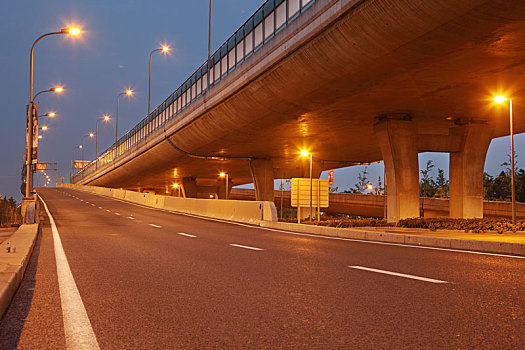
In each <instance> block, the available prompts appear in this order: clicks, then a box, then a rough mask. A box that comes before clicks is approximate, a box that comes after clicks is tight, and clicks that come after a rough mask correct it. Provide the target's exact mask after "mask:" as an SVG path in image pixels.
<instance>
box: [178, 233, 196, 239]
mask: <svg viewBox="0 0 525 350" xmlns="http://www.w3.org/2000/svg"><path fill="white" fill-rule="evenodd" d="M177 234H178V235H181V236H184V237H190V238H196V237H197V236H194V235H190V234H187V233H183V232H178V233H177Z"/></svg>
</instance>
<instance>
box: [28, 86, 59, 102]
mask: <svg viewBox="0 0 525 350" xmlns="http://www.w3.org/2000/svg"><path fill="white" fill-rule="evenodd" d="M62 91H64V88H63V87H61V86H56V87H53V88H51V89H47V90H42V91H40V92H39V93H37V94H36V95H35V97H33V102H34V101H35V100H36V98H37V97H38V95H40V94H44V93H46V92H56V93H57V94H59V93H61V92H62Z"/></svg>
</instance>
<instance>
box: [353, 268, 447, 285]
mask: <svg viewBox="0 0 525 350" xmlns="http://www.w3.org/2000/svg"><path fill="white" fill-rule="evenodd" d="M348 267H349V268H351V269H356V270H364V271H370V272H377V273H382V274H385V275H391V276H397V277H403V278H410V279H413V280H418V281H425V282H430V283H448V282H447V281H441V280H435V279H432V278H426V277H421V276H414V275H407V274H404V273H399V272H392V271H386V270H378V269H372V268H370V267H363V266H348Z"/></svg>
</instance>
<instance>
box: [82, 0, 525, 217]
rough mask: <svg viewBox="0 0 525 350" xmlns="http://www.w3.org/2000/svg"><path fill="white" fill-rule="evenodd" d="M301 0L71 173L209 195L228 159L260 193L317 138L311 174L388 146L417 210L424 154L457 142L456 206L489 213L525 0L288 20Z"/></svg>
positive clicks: (519, 89)
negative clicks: (484, 171)
mask: <svg viewBox="0 0 525 350" xmlns="http://www.w3.org/2000/svg"><path fill="white" fill-rule="evenodd" d="M294 3H295V0H288V1H284V2H283V1H269V2H267V3H265V5H264V6H263V7H262V8H261V10H260V11H258V12H257V13H256V14H255V15H254V17H253V18H252V19H250V20H253V21H252V22H247V25H245V26H243V28H241V29H240V30H239V32H237V33H236V34H235V35H234V36H232V39H230V40H229V41H228V42H227V43H226V44H225V46H223V47H221V49H219V51H218V53H216V54H215V55H214V56H213V58H214V60H213V62H212V63H213V70H212V73H213V78H212V81H213V86H211V88H209V89H206V86H205V85H206V80H207V75H206V73H207V72H206V69H205V65H203V66H201V68H199V71H198V72H197V73H198V74H197V73H196V74H195V75H193V76H192V77H191V78H190V79H189V80H188V81H187V82H185V84H183V86H182V87H181V88H180V89H178V90H177V91H175V93H174V95H172V96H170V97H169V98H168V99H167V100H166V102H165V103H163V104H162V105H161V106H159V107H158V109H157V110H156V111H155V112H154V113H153V114H152V115H151V116H150V117H149V118H146V119H145V120H144V121H143V122H141V123H140V124H139V125H137V127H136V128H134V129H133V130H131V131H130V132H129V133H128V134H127V135H126V136H125V137H123V138H122V139H121V140H120V142H119V144H118V146H117V148H111V149H109V150H108V151H107V152H105V153H104V154H103V155H102V156H101V157H100V158H99V159H98V160H97V161H96V162H93V163H92V164H90V166H89V167H87V168H85V169H84V170H83V171H81V172H80V173H79V174H77V175H75V176H73V179H72V180H73V182H75V183H81V184H91V185H97V186H108V187H118V188H134V189H144V188H148V189H153V190H156V191H165V190H166V188H167V187H169V186H171V184H173V183H181V184H184V185H185V187H186V190H187V192H188V193H191V194H192V196H198V195H201V196H202V195H206V194H207V193H210V192H220V191H218V190H217V187H218V186H219V187H220V186H221V184H222V182H221V181H220V180H218V177H217V174H218V173H219V172H220V171H225V172H228V174H229V176H230V179H231V182H230V184H235V185H239V184H244V183H250V182H255V183H256V188H258V190H257V191H258V193H259V199H263V198H261V196H263V197H264V196H267V197H271V196H272V195H273V178H274V177H275V178H289V177H294V176H304V175H305V174H306V173H307V171H306V169H307V164H306V163H307V162H306V161H305V160H304V159H300V158H299V157H298V151H299V150H300V149H302V148H306V149H309V150H310V151H311V152H312V153H313V154H314V176H316V175H318V174H319V173H320V171H321V170H326V169H331V168H337V167H343V166H348V165H351V164H356V163H361V162H374V161H379V160H382V159H385V161H386V163H387V182H388V184H389V193H390V194H391V196H390V198H391V200H392V202H391V203H389V204H388V205H389V206H392V208H391V210H389V212H390V213H392V215H393V217H392V219H393V220H396V219H398V218H401V217H406V216H412V215H413V214H414V213H415V212H416V211H417V210H418V203H417V199H416V197H417V193H416V192H417V191H416V190H415V188H416V186H417V181H416V178H417V175H418V169H417V161H414V159H416V158H417V157H416V158H414V155H416V156H417V152H428V151H437V152H450V153H451V196H452V197H453V200H454V203H456V204H454V205H453V210H452V211H453V212H454V216H458V217H468V216H479V215H480V210H482V209H480V208H481V207H482V205H481V204H480V203H481V202H480V200H481V199H480V196H479V192H480V189H479V187H480V183H481V173H480V171H479V168H480V164H481V168H482V164H483V162H484V158H485V154H486V149H487V148H488V144H489V143H490V140H491V139H492V138H493V137H499V136H504V135H507V134H508V131H507V130H508V117H507V116H508V108H506V107H505V106H495V105H494V104H493V103H491V102H490V101H489V100H490V98H491V97H492V96H493V95H494V94H496V93H504V94H507V95H509V96H519V94H520V93H523V91H525V86H523V79H519V78H518V77H523V75H524V73H525V65H524V63H523V62H525V50H524V48H525V47H524V46H525V44H524V43H525V40H523V39H525V21H523V19H524V18H525V3H524V2H517V1H514V2H509V1H504V0H499V1H487V0H466V1H461V2H457V1H455V0H426V1H411V0H315V1H310V2H308V4H307V6H305V8H304V9H303V12H302V13H296V14H295V17H293V18H289V19H288V22H287V21H285V22H286V23H285V24H283V25H282V26H281V27H279V26H278V25H280V24H282V23H284V22H283V20H282V14H283V12H282V11H283V8H284V9H286V8H288V9H289V8H290V6H292V5H293V4H294ZM283 4H284V5H283ZM270 5H271V6H270ZM283 6H284V7H283ZM285 14H286V11H285ZM257 21H259V22H257ZM250 23H251V24H250ZM256 37H257V38H258V39H261V40H260V46H258V47H257V48H256V49H255V50H254V47H255V46H256V45H255V44H257V42H256V40H258V39H257V38H256ZM199 72H200V73H199ZM514 107H515V110H514V112H515V114H516V115H521V114H523V107H524V106H523V104H521V103H520V102H519V100H516V101H515V104H514ZM515 130H516V132H523V131H525V119H520V118H517V119H516V121H515ZM396 133H397V134H396ZM115 155H118V157H116V159H115ZM468 159H470V160H468ZM405 173H407V174H408V173H410V174H408V175H407V174H405ZM474 173H475V175H473V174H474ZM478 173H479V174H478ZM478 175H479V176H478ZM478 177H479V179H478ZM472 179H474V180H472ZM478 180H479V181H478ZM223 187H224V186H223ZM222 192H224V188H223V190H222ZM264 199H269V198H264ZM474 202H475V203H474Z"/></svg>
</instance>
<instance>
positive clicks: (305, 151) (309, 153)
mask: <svg viewBox="0 0 525 350" xmlns="http://www.w3.org/2000/svg"><path fill="white" fill-rule="evenodd" d="M301 156H302V157H308V156H310V221H312V218H313V213H312V199H313V194H312V187H313V180H312V153H311V152H308V151H307V150H302V151H301Z"/></svg>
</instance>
